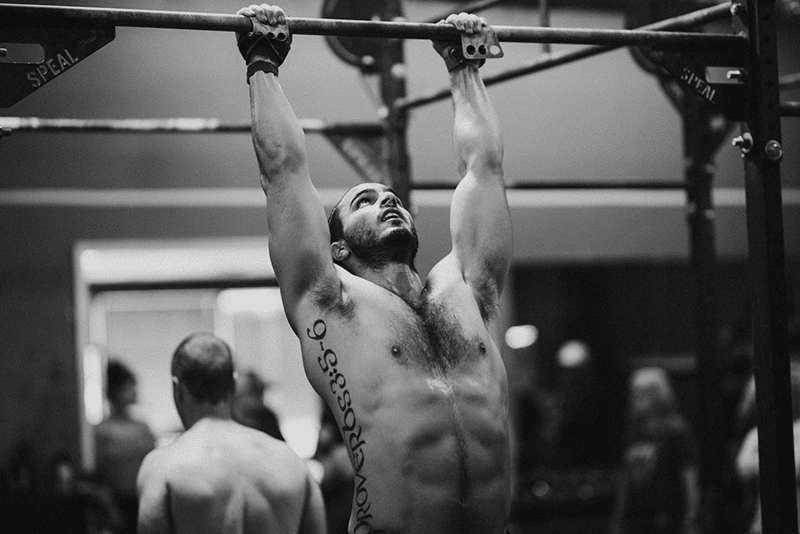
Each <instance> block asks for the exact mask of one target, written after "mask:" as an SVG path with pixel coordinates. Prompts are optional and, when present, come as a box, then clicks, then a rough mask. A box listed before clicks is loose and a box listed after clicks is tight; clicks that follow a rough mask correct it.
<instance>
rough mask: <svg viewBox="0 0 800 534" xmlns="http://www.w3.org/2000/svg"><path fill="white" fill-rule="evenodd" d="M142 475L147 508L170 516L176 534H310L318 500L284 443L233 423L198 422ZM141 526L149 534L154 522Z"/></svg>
mask: <svg viewBox="0 0 800 534" xmlns="http://www.w3.org/2000/svg"><path fill="white" fill-rule="evenodd" d="M140 476H141V477H142V480H143V484H145V485H146V487H147V488H149V490H148V491H145V492H144V494H143V496H142V498H143V505H145V507H147V508H149V509H150V510H153V508H152V507H151V506H152V505H155V506H156V507H157V508H158V509H159V510H158V512H157V514H155V517H154V515H152V514H151V515H150V517H152V518H153V519H157V520H158V521H160V520H161V519H162V518H164V517H166V519H167V521H168V525H169V527H170V528H169V530H168V532H175V533H178V532H186V533H203V532H208V533H222V532H226V533H227V532H231V533H234V532H235V533H250V532H252V533H262V532H292V533H294V532H304V531H303V530H299V525H301V523H302V521H303V516H304V514H305V509H306V508H307V507H311V506H312V499H314V500H316V499H317V498H318V497H319V496H318V495H316V493H315V492H316V489H315V488H314V487H313V483H312V481H311V480H310V478H309V474H308V472H307V470H306V467H305V465H304V464H303V462H302V460H300V459H299V458H298V457H297V456H296V455H295V454H294V453H293V452H292V451H291V450H290V449H289V447H288V446H287V445H286V444H285V443H283V442H281V441H279V440H276V439H274V438H271V437H269V436H267V435H266V434H264V433H263V432H259V431H257V430H253V429H250V428H248V427H245V426H243V425H240V424H238V423H236V422H234V421H231V420H219V419H211V418H206V419H203V420H201V421H198V422H197V423H196V424H195V425H193V426H192V428H191V429H189V430H188V431H186V432H185V433H184V434H182V435H181V436H180V437H179V438H178V439H177V440H176V441H175V442H174V443H172V444H171V445H168V446H166V447H163V448H161V449H157V450H156V451H154V452H153V453H152V454H151V455H150V456H148V457H147V459H146V461H145V464H144V465H143V466H142V471H141V475H140ZM145 499H146V500H147V502H145ZM154 501H155V502H154ZM162 507H166V508H162ZM140 523H141V525H140V531H142V530H144V531H146V532H149V530H147V529H146V528H147V525H148V516H144V517H141V516H140ZM155 531H157V530H155Z"/></svg>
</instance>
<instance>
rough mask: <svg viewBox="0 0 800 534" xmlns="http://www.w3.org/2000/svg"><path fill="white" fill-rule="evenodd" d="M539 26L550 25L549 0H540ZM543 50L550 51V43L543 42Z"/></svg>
mask: <svg viewBox="0 0 800 534" xmlns="http://www.w3.org/2000/svg"><path fill="white" fill-rule="evenodd" d="M539 26H543V27H545V28H549V27H550V3H549V1H548V0H539ZM542 52H544V53H545V54H549V53H550V43H542Z"/></svg>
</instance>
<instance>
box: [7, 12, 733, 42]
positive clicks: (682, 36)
mask: <svg viewBox="0 0 800 534" xmlns="http://www.w3.org/2000/svg"><path fill="white" fill-rule="evenodd" d="M0 20H1V21H2V22H0V25H20V24H22V25H34V26H48V25H52V26H63V25H69V24H77V25H83V26H85V25H87V24H92V25H97V26H131V27H148V28H172V29H183V30H216V31H236V32H250V31H252V29H253V27H252V23H251V21H250V19H248V18H245V17H242V16H238V15H223V14H207V13H188V12H180V11H152V10H133V9H112V8H83V7H67V6H46V5H32V4H0ZM287 25H288V26H289V31H290V32H292V34H295V35H345V36H356V37H382V38H394V39H441V40H458V38H459V32H458V30H456V29H455V28H454V27H452V26H450V25H441V24H432V23H427V22H399V21H391V22H388V21H372V20H338V19H337V20H334V19H312V18H296V17H287ZM492 28H493V29H494V31H495V33H496V35H497V38H498V39H499V40H500V41H501V42H526V43H562V44H606V45H619V46H647V47H653V48H682V49H686V48H692V49H704V50H709V49H712V50H736V49H737V48H738V49H742V50H743V49H744V46H745V45H746V43H747V40H746V38H745V37H742V36H738V35H725V34H701V33H678V32H660V31H641V30H602V29H576V28H568V29H567V28H540V27H520V26H492Z"/></svg>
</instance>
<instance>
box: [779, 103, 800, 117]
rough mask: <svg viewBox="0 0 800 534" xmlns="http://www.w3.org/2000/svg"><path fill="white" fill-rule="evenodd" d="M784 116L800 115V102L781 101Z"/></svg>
mask: <svg viewBox="0 0 800 534" xmlns="http://www.w3.org/2000/svg"><path fill="white" fill-rule="evenodd" d="M781 116H782V117H800V102H781Z"/></svg>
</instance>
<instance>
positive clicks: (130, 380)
mask: <svg viewBox="0 0 800 534" xmlns="http://www.w3.org/2000/svg"><path fill="white" fill-rule="evenodd" d="M128 384H136V376H135V375H134V374H133V371H131V370H130V368H129V367H128V366H127V365H125V364H124V363H122V362H121V361H119V360H109V362H108V366H107V368H106V397H108V400H110V401H111V402H115V401H116V400H117V399H118V398H119V394H120V392H121V391H122V389H123V388H124V387H125V386H126V385H128Z"/></svg>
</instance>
